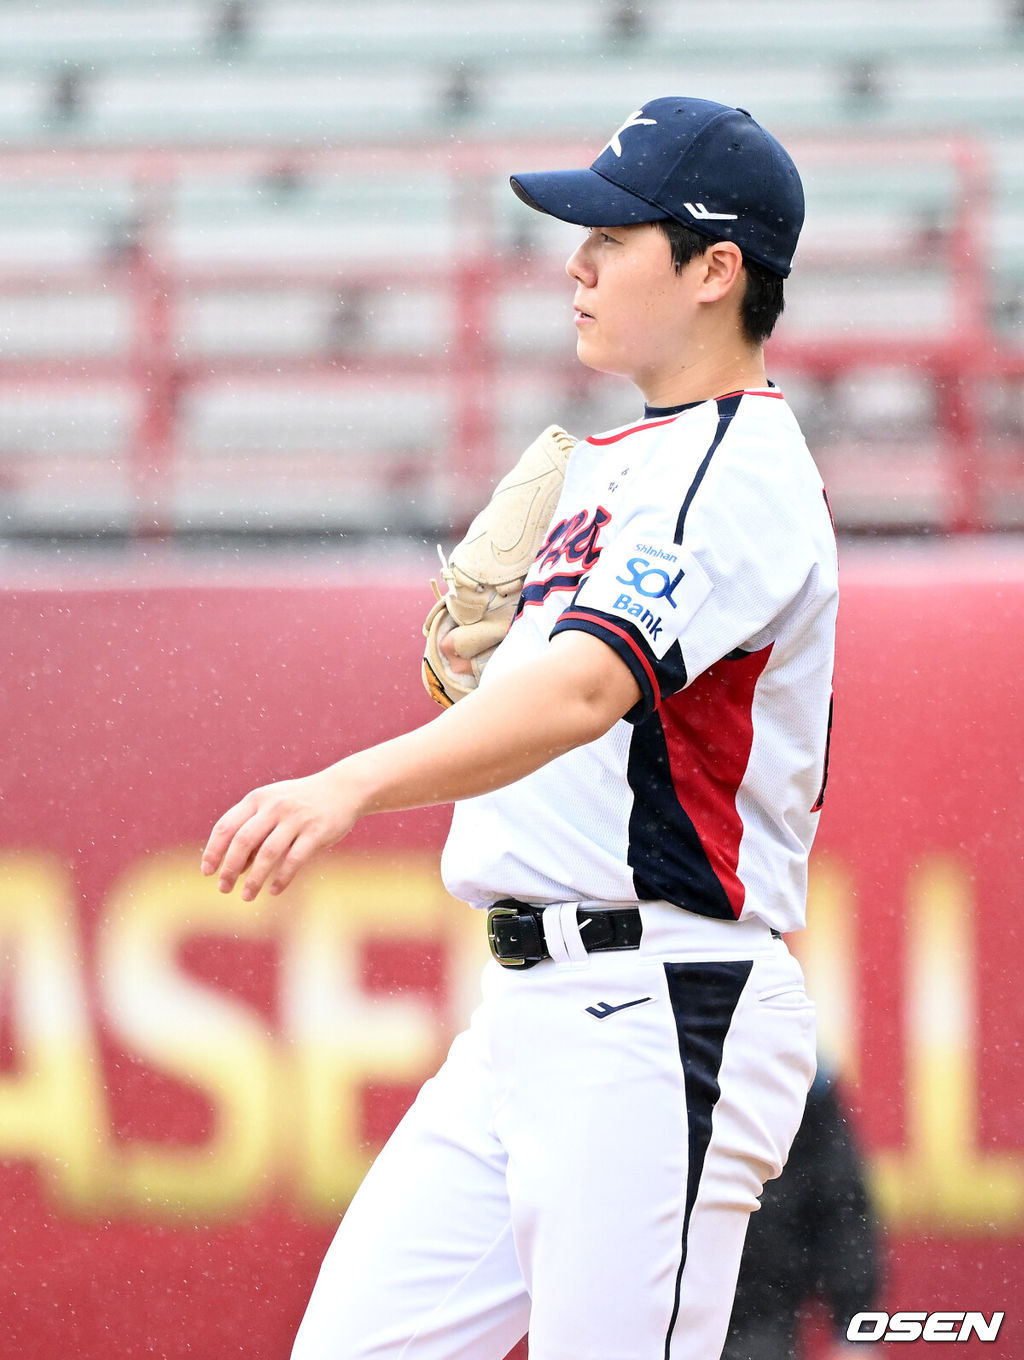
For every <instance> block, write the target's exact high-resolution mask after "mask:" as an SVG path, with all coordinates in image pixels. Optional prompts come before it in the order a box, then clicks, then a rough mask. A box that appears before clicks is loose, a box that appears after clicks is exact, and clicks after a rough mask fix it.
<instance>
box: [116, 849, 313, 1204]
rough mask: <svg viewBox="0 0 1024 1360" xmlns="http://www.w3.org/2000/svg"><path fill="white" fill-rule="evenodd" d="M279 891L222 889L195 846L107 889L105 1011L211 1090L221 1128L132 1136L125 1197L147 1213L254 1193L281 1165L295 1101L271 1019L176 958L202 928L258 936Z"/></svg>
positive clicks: (185, 1076)
mask: <svg viewBox="0 0 1024 1360" xmlns="http://www.w3.org/2000/svg"><path fill="white" fill-rule="evenodd" d="M276 911H277V908H276V904H275V900H274V899H273V898H269V897H266V896H265V895H264V896H263V897H261V898H259V899H257V901H256V902H254V903H247V902H243V901H242V900H241V896H240V895H239V894H238V893H233V894H231V895H229V896H225V895H224V894H221V893H219V892H218V891H217V889H216V885H215V884H214V883H213V881H212V880H205V879H202V878H201V877H200V876H199V874H198V872H197V870H196V865H195V856H194V855H188V856H183V855H178V854H175V855H155V856H153V857H151V858H150V859H147V860H146V861H144V862H143V863H142V864H141V865H139V866H138V867H136V868H134V869H133V870H131V871H130V872H129V873H128V874H127V875H126V876H125V878H123V879H122V880H121V881H120V883H119V884H118V885H117V887H116V889H115V891H114V893H113V894H112V896H111V899H110V902H109V905H108V910H107V914H106V918H105V920H104V924H103V927H102V930H101V932H100V939H99V967H100V975H101V978H102V984H103V996H104V999H105V1003H106V1007H107V1014H108V1018H109V1022H110V1024H111V1027H112V1029H113V1031H114V1033H115V1034H116V1035H117V1037H118V1038H119V1040H120V1042H121V1043H122V1044H123V1045H124V1046H125V1047H126V1048H127V1049H128V1050H129V1051H130V1052H132V1053H135V1054H138V1055H139V1057H141V1058H143V1059H144V1060H145V1061H146V1062H147V1063H149V1064H151V1065H152V1066H153V1067H154V1068H155V1069H156V1070H157V1071H160V1072H165V1073H169V1074H170V1075H172V1076H174V1077H177V1078H179V1079H180V1080H182V1081H184V1082H186V1083H188V1084H189V1085H191V1086H195V1087H197V1088H198V1089H199V1090H200V1091H202V1092H203V1094H204V1095H206V1096H207V1097H208V1099H209V1100H210V1101H211V1103H212V1105H213V1109H214V1132H213V1135H212V1137H211V1138H210V1140H209V1141H208V1142H207V1143H206V1144H205V1145H204V1146H201V1147H180V1146H164V1145H161V1144H159V1143H156V1142H151V1143H148V1144H147V1143H145V1142H132V1143H130V1144H128V1145H127V1146H126V1147H125V1148H124V1151H123V1160H122V1164H121V1166H120V1167H119V1169H118V1177H119V1184H120V1189H121V1192H122V1194H123V1195H124V1197H125V1198H126V1199H127V1200H128V1201H130V1202H131V1203H132V1204H133V1205H136V1206H138V1207H139V1208H140V1209H143V1210H145V1212H146V1213H147V1214H152V1215H160V1214H162V1213H168V1214H170V1215H176V1214H178V1213H180V1212H181V1211H182V1210H186V1211H188V1210H192V1211H200V1212H201V1213H202V1214H204V1215H208V1214H210V1213H216V1212H226V1211H230V1210H232V1209H235V1208H238V1207H242V1206H246V1205H248V1204H251V1203H252V1202H253V1201H254V1200H256V1199H258V1198H259V1197H260V1192H261V1190H262V1189H263V1188H264V1183H265V1179H266V1177H267V1176H268V1174H269V1173H270V1172H271V1171H272V1169H273V1168H274V1161H275V1157H274V1153H275V1147H276V1145H277V1143H278V1141H279V1140H278V1138H277V1136H276V1119H277V1115H276V1110H277V1109H278V1108H280V1109H281V1110H282V1112H287V1111H288V1108H289V1105H288V1100H287V1093H286V1092H283V1091H282V1089H281V1087H280V1085H279V1083H278V1081H277V1068H276V1054H275V1049H274V1044H273V1042H272V1036H271V1035H270V1033H269V1027H268V1025H267V1023H266V1021H265V1020H264V1019H263V1018H262V1017H260V1016H259V1015H257V1014H254V1013H253V1011H252V1010H251V1009H250V1008H249V1007H247V1006H245V1005H244V1004H243V1003H242V1002H240V1001H238V1000H236V999H233V998H231V997H229V996H226V995H224V993H223V992H219V991H216V990H215V989H213V988H211V987H207V986H203V985H202V984H201V983H200V982H198V981H196V980H195V979H193V978H190V977H189V976H187V975H186V974H185V973H184V972H183V971H182V970H181V968H180V967H179V965H178V962H177V955H178V951H179V948H180V946H181V944H182V943H183V941H185V940H186V939H189V938H192V937H194V936H196V935H209V934H221V933H222V934H227V935H234V936H237V937H243V938H252V937H261V936H263V935H265V934H266V933H267V931H268V929H269V927H268V915H269V914H270V913H271V912H276Z"/></svg>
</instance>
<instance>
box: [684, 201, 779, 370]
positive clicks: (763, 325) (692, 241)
mask: <svg viewBox="0 0 1024 1360" xmlns="http://www.w3.org/2000/svg"><path fill="white" fill-rule="evenodd" d="M657 225H658V226H659V227H661V229H662V231H663V232H664V233H665V235H666V236H667V237H668V241H669V245H670V246H671V247H672V264H673V265H674V266H675V270H676V273H679V272H680V271H681V270H682V269H683V268H684V266H686V265H688V264H689V263H690V261H691V260H692V259H695V258H696V257H697V256H698V255H703V254H704V252H705V251H706V250H707V249H709V247H711V246H713V245H714V244H715V241H714V238H712V237H710V236H702V235H701V234H700V232H697V231H691V230H690V228H689V227H684V226H683V224H682V223H681V222H677V221H676V220H675V218H672V217H666V218H662V219H661V220H660V221H659V222H658V223H657ZM743 265H744V268H745V269H746V271H747V287H746V290H745V291H744V294H743V301H742V303H741V305H740V323H741V325H742V326H743V334H744V335H745V336H746V338H747V339H748V340H749V341H750V343H751V344H752V345H763V344H764V342H765V341H766V340H767V339H768V337H769V336H770V335H771V333H772V331H773V330H774V329H775V323H776V321H778V319H779V317H780V316H781V315H782V309H783V307H785V305H786V300H785V298H784V297H783V293H782V284H783V279H782V275H781V274H775V273H773V272H772V270H770V269H766V268H765V267H764V265H763V264H758V263H757V262H756V261H754V260H748V259H746V257H744V260H743Z"/></svg>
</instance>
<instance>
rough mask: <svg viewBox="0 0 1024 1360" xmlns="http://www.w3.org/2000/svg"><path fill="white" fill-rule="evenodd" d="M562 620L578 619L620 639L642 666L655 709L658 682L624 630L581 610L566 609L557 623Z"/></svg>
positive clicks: (658, 698) (659, 698)
mask: <svg viewBox="0 0 1024 1360" xmlns="http://www.w3.org/2000/svg"><path fill="white" fill-rule="evenodd" d="M563 619H579V620H580V621H581V622H583V623H589V624H597V625H598V626H599V627H601V628H606V629H607V630H608V632H609V633H614V634H615V636H616V637H620V638H622V640H623V642H627V643H628V644H629V649H630V651H631V652H633V654H634V655H635V656H636V658H637V660H638V661H639V662H640V664H641V666H643V668H644V673H645V674H646V676H647V679H648V680H649V681H650V684H651V689H652V690H653V691H654V706H655V708H657V706H658V704H659V703H660V701H661V691H660V689H659V688H658V681H657V679H656V678H655V675H654V671H653V670H652V668H651V663H650V662H649V661H648V660H647V658H646V656H644V654H643V652H642V651H641V650H640V648H639V647H638V646H637V643H636V641H635V640H634V639H633V638H631V637H630V636H629V634H628V633H627V632H626V630H625V628H619V627H618V626H617V625H616V624H614V623H609V622H608V620H607V619H597V618H595V617H594V615H593V614H584V613H583V612H582V610H579V609H567V610H566V611H565V613H564V614H560V615H559V617H558V622H559V623H561V622H562V620H563Z"/></svg>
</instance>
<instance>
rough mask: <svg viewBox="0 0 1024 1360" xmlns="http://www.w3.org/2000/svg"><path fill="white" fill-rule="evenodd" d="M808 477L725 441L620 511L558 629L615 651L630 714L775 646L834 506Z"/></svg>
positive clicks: (636, 715) (638, 714) (643, 712)
mask: <svg viewBox="0 0 1024 1360" xmlns="http://www.w3.org/2000/svg"><path fill="white" fill-rule="evenodd" d="M807 480H808V479H806V478H805V479H804V481H803V482H801V483H799V484H797V485H796V486H794V484H793V479H792V477H791V476H790V475H788V473H787V470H786V468H785V467H784V466H780V464H779V462H778V461H776V462H774V463H773V462H771V461H769V460H768V459H766V458H763V457H757V456H754V451H751V453H750V454H749V455H748V456H746V457H744V456H743V453H742V451H741V452H739V453H734V452H732V451H730V450H727V449H725V448H723V449H721V450H719V451H718V453H717V454H716V455H715V457H714V458H713V459H712V460H711V461H710V463H709V464H708V466H707V467H706V468H705V469H703V475H702V476H701V477H700V479H699V481H694V482H692V483H690V484H689V485H688V486H687V487H685V488H679V489H678V491H679V493H681V494H676V495H675V496H672V495H669V496H668V497H666V499H665V501H663V502H662V503H660V504H659V503H657V502H655V501H653V500H652V499H649V500H645V501H643V502H639V503H634V504H633V505H632V506H629V507H623V508H624V510H625V514H624V515H623V516H622V519H621V522H620V524H619V525H618V526H616V527H617V530H618V531H617V532H616V533H615V535H614V537H612V538H611V539H610V540H609V541H608V542H607V543H606V544H605V546H604V548H603V550H602V553H601V556H600V558H599V560H598V562H597V563H596V565H595V566H594V567H593V569H592V570H591V571H590V573H589V574H588V575H587V576H586V577H585V578H584V579H583V580H582V581H581V582H580V585H579V588H578V590H577V591H576V593H575V595H574V596H573V599H572V601H571V602H570V604H569V605H568V606H567V607H566V609H565V610H564V611H563V612H562V614H561V615H560V617H559V618H558V620H557V621H556V623H555V626H554V628H553V629H552V636H554V635H555V634H557V633H559V632H563V631H565V630H568V629H579V630H581V631H583V632H587V633H591V634H593V635H594V636H596V637H599V638H601V639H602V640H603V641H604V642H606V643H607V644H608V645H609V646H610V647H612V648H613V649H614V650H615V651H616V652H617V653H618V655H619V656H620V657H621V658H622V660H623V661H624V662H625V663H626V665H627V666H628V667H629V669H630V670H631V672H632V673H633V675H634V677H635V679H636V681H637V683H638V684H639V686H640V691H641V702H640V703H639V704H638V705H637V706H636V708H635V709H633V710H632V711H631V712H630V713H629V714H627V715H626V716H627V719H628V720H630V721H632V722H638V721H640V720H642V719H643V718H644V717H646V716H647V715H648V714H649V713H651V712H652V711H653V710H654V709H656V708H657V707H658V706H659V704H660V703H661V702H662V701H663V700H664V699H667V698H669V697H670V696H671V695H673V694H675V693H677V692H678V691H679V690H681V689H683V688H684V687H685V686H687V685H688V684H690V683H692V681H693V680H694V679H696V677H697V676H698V675H700V674H701V673H702V672H703V671H705V670H707V668H708V667H709V666H712V665H713V664H714V663H715V662H716V661H719V660H721V659H722V658H723V657H726V656H730V655H733V654H738V653H745V652H751V651H758V650H760V649H761V648H763V647H765V646H767V645H768V644H769V643H771V642H772V641H773V638H774V634H775V625H776V621H777V620H778V619H779V618H780V616H781V615H782V614H783V612H784V611H786V610H787V609H789V608H791V607H792V606H793V605H794V603H795V602H796V601H798V599H799V597H800V595H801V592H802V591H803V590H804V589H805V587H806V586H807V584H808V582H809V580H810V578H811V577H812V576H813V574H814V572H815V564H816V562H817V561H818V557H819V553H820V541H821V539H820V533H819V532H817V531H818V529H819V527H820V522H821V521H822V520H825V519H827V513H828V512H827V507H826V506H825V503H824V499H823V496H822V492H821V487H820V482H818V485H817V487H816V489H812V488H810V487H809V486H808V485H807V484H806V483H807ZM662 484H663V483H662ZM808 521H812V523H811V522H808Z"/></svg>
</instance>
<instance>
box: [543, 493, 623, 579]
mask: <svg viewBox="0 0 1024 1360" xmlns="http://www.w3.org/2000/svg"><path fill="white" fill-rule="evenodd" d="M611 519H612V517H611V512H610V511H609V510H606V509H605V508H604V506H603V505H599V506H598V507H597V509H596V510H595V511H594V513H593V515H589V514H588V513H587V511H586V510H578V511H577V512H576V514H575V515H573V516H572V517H571V518H570V519H563V520H560V521H559V523H558V524H556V525H555V526H554V528H553V529H552V530H551V532H550V533H549V534H548V536H547V538H546V539H545V540H544V542H543V543H542V544H541V547H540V551H539V552H538V553H537V556H536V557H535V558H534V561H535V562H536V563H537V570H538V572H544V571H546V570H548V571H549V570H551V569H552V568H553V567H557V566H558V564H559V562H561V561H563V560H564V561H565V562H567V563H568V562H572V563H573V564H575V565H578V566H579V568H580V570H581V572H585V571H589V570H590V569H591V567H593V566H594V564H595V563H596V562H597V559H598V558H599V557H600V556H601V548H600V546H599V544H598V539H599V538H600V536H601V530H602V529H604V528H605V527H606V526H607V525H609V524H610V523H611Z"/></svg>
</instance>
